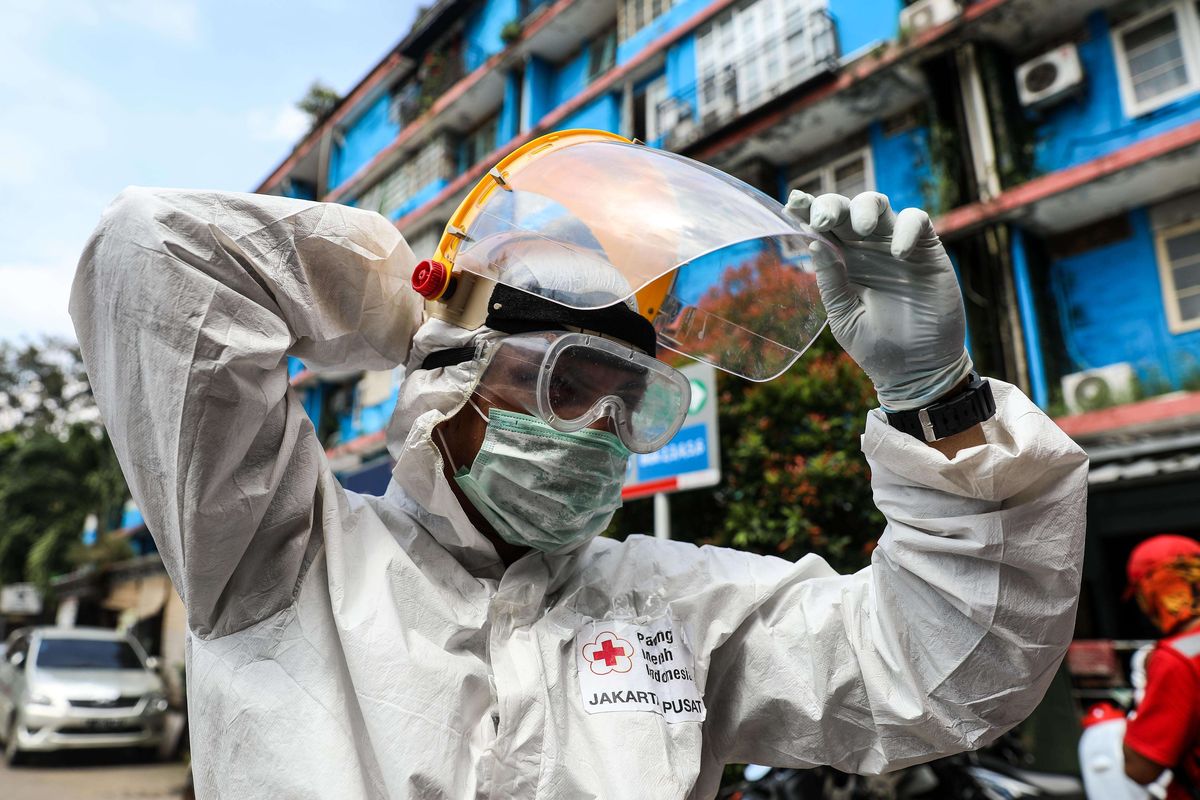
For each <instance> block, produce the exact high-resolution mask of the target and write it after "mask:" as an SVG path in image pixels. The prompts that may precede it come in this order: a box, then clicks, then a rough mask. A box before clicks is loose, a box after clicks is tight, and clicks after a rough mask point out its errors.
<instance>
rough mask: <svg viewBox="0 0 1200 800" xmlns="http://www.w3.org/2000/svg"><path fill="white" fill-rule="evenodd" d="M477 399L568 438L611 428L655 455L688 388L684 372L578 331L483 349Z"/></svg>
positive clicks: (675, 423)
mask: <svg viewBox="0 0 1200 800" xmlns="http://www.w3.org/2000/svg"><path fill="white" fill-rule="evenodd" d="M480 349H481V351H482V353H481V355H480V356H479V357H480V358H481V360H483V361H484V362H486V364H487V366H486V367H485V368H484V371H483V375H482V377H480V379H479V383H478V385H477V386H476V387H475V392H476V394H478V395H480V396H481V397H483V398H484V399H485V400H487V401H488V402H489V403H491V404H493V405H498V406H500V407H506V408H515V409H519V410H521V411H523V412H525V413H527V414H531V415H533V416H535V417H537V418H539V419H541V420H542V421H543V422H545V423H546V424H548V425H550V427H552V428H554V429H555V430H558V431H562V432H564V433H569V432H573V431H578V430H581V429H583V428H586V427H588V426H589V425H592V424H593V423H594V422H596V421H597V420H599V419H602V418H607V419H608V420H609V421H610V422H611V427H612V428H613V430H614V432H615V433H616V435H617V436H618V437H619V438H620V439H621V442H622V443H623V444H624V445H625V446H626V447H627V448H629V449H630V450H631V451H633V452H635V453H652V452H654V451H655V450H657V449H658V448H660V447H662V446H663V445H664V444H666V443H667V442H668V441H670V439H671V437H672V436H674V435H675V434H676V432H678V430H679V426H680V425H682V424H683V420H684V417H686V416H687V409H688V403H689V401H690V399H691V386H690V384H689V383H688V380H687V378H685V377H684V376H683V375H682V374H681V373H680V372H679V371H677V370H675V369H672V368H671V367H669V366H667V365H666V364H664V363H663V362H661V361H659V360H658V359H656V358H653V357H651V356H648V355H646V354H644V353H642V352H640V351H638V350H636V349H634V348H631V347H629V346H628V345H625V344H622V343H620V342H614V341H611V340H609V339H603V338H601V337H599V336H591V335H588V334H585V333H575V332H567V333H562V332H539V333H525V334H517V335H513V336H508V337H505V338H503V339H497V340H493V341H488V342H485V343H483V344H482V345H481V347H480Z"/></svg>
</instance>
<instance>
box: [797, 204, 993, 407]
mask: <svg viewBox="0 0 1200 800" xmlns="http://www.w3.org/2000/svg"><path fill="white" fill-rule="evenodd" d="M787 211H788V213H790V214H793V215H795V216H796V217H797V218H798V219H800V220H801V221H803V222H806V223H808V224H809V225H810V226H811V227H812V228H814V229H815V230H818V231H821V232H823V233H825V234H826V235H827V236H830V238H832V239H833V240H834V241H836V242H837V243H838V244H839V245H841V248H842V252H843V255H844V257H845V262H846V263H845V266H844V267H843V266H842V264H841V263H840V262H839V261H838V259H837V257H836V255H835V254H834V253H833V252H832V250H831V249H830V248H829V247H828V246H826V245H822V244H820V243H815V242H814V243H813V244H812V245H811V247H810V248H809V249H810V250H811V252H812V254H813V261H814V262H815V263H816V267H817V286H818V288H819V289H820V291H821V300H822V301H823V302H824V303H825V309H826V311H827V312H828V314H829V327H830V329H831V330H832V331H833V335H834V337H835V338H836V339H837V340H838V344H840V345H841V346H842V347H843V348H845V350H846V352H847V353H849V354H850V357H851V358H853V359H854V360H855V361H856V362H858V365H859V366H860V367H862V368H863V371H864V372H866V373H867V375H868V376H869V377H870V378H871V381H872V382H873V383H874V384H875V391H876V393H877V394H878V395H879V402H880V404H881V405H883V406H884V408H886V409H889V410H891V411H904V410H908V409H913V408H921V407H922V406H927V405H930V404H931V403H933V402H934V401H936V400H937V399H938V398H940V397H941V396H943V395H945V394H946V393H947V392H949V391H950V390H951V389H953V388H954V387H955V386H956V385H957V384H958V383H959V382H960V381H961V380H962V379H963V378H965V377H967V374H968V373H969V372H970V371H971V369H972V364H971V357H970V356H969V355H967V351H966V348H965V347H964V342H965V341H966V315H965V313H964V312H963V304H962V295H961V294H960V292H959V288H958V280H957V279H956V278H955V276H954V267H953V266H951V264H950V257H949V256H948V255H946V250H945V248H943V247H942V242H941V240H940V239H938V236H937V234H936V233H934V231H933V223H932V222H930V220H929V215H928V214H926V213H925V212H924V211H922V210H920V209H918V208H906V209H904V210H903V211H901V212H900V213H899V214H894V213H892V209H891V205H890V204H889V203H888V199H887V197H885V196H884V195H882V194H880V193H879V192H863V193H862V194H860V195H858V196H857V197H855V198H854V199H853V200H848V199H847V198H845V197H843V196H841V195H840V194H823V195H821V196H820V197H817V198H815V199H814V198H813V196H812V195H809V194H805V193H804V192H799V191H794V192H792V194H791V196H790V197H788V203H787Z"/></svg>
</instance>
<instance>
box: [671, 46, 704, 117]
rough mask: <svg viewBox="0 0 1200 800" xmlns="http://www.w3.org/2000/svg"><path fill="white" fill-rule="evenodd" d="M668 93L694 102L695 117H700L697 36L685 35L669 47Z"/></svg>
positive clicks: (693, 114) (693, 113)
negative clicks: (697, 98) (697, 81)
mask: <svg viewBox="0 0 1200 800" xmlns="http://www.w3.org/2000/svg"><path fill="white" fill-rule="evenodd" d="M666 69H667V94H668V95H669V96H671V97H674V98H677V99H682V100H686V101H688V102H690V103H691V104H692V117H693V119H699V118H700V104H699V103H697V102H696V77H697V76H696V37H695V36H692V35H691V34H689V35H687V36H684V37H683V38H682V39H680V40H679V41H678V42H676V43H675V44H673V45H671V46H670V47H669V48H667V57H666Z"/></svg>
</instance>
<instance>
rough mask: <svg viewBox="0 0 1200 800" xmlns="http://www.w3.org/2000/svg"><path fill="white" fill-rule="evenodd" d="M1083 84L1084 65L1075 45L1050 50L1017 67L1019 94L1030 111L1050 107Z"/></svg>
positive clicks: (1065, 45) (1022, 102) (1022, 103)
mask: <svg viewBox="0 0 1200 800" xmlns="http://www.w3.org/2000/svg"><path fill="white" fill-rule="evenodd" d="M1082 85H1083V65H1082V64H1081V63H1080V61H1079V49H1078V48H1077V47H1075V45H1073V44H1064V45H1063V46H1062V47H1056V48H1054V49H1053V50H1048V51H1047V52H1045V53H1042V54H1041V55H1040V56H1038V57H1037V58H1031V59H1030V60H1029V61H1026V62H1025V63H1024V64H1022V65H1021V66H1019V67H1017V94H1018V96H1019V97H1020V98H1021V105H1023V106H1025V107H1027V108H1029V107H1039V106H1047V105H1050V104H1051V103H1054V102H1055V101H1058V100H1061V99H1063V98H1064V97H1066V96H1068V95H1070V94H1071V93H1072V92H1074V91H1075V90H1076V89H1078V88H1079V87H1080V86H1082Z"/></svg>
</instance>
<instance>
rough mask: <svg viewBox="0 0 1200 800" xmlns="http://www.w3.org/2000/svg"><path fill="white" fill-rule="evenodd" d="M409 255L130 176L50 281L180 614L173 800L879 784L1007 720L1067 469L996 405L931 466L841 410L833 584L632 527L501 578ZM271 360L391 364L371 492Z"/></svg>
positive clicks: (1044, 600)
mask: <svg viewBox="0 0 1200 800" xmlns="http://www.w3.org/2000/svg"><path fill="white" fill-rule="evenodd" d="M413 262H414V258H413V255H412V253H411V251H410V249H409V247H408V246H407V245H406V244H405V242H404V240H403V239H402V238H401V236H400V235H399V233H398V232H397V231H396V229H395V228H394V227H393V226H392V225H391V224H389V223H388V222H387V221H386V220H385V219H383V218H382V217H380V216H378V215H376V214H374V213H371V212H366V211H360V210H356V209H352V208H347V207H342V206H337V205H325V204H318V203H309V202H302V201H295V200H286V199H281V198H274V197H263V196H254V195H240V194H225V193H215V192H185V191H159V190H145V189H129V190H127V191H125V192H124V193H122V194H121V195H120V196H119V197H118V199H117V200H116V201H115V202H114V203H113V204H112V205H111V206H110V207H109V208H108V210H107V211H106V212H105V214H104V216H103V218H102V220H101V222H100V225H99V227H98V229H97V230H96V232H95V234H94V235H93V238H92V239H91V241H90V242H89V244H88V246H87V249H86V251H85V253H84V255H83V257H82V260H81V262H80V266H79V272H78V275H77V277H76V281H75V285H74V290H73V294H72V299H71V313H72V316H73V318H74V321H75V325H76V329H77V331H78V334H79V340H80V344H81V347H82V350H83V355H84V358H85V361H86V364H87V366H88V371H89V375H90V378H91V381H92V386H93V387H94V390H95V394H96V399H97V402H98V404H99V406H100V409H101V411H102V413H103V416H104V420H105V423H106V425H107V426H108V430H109V432H110V434H111V436H112V439H113V442H114V444H115V446H116V449H117V453H118V456H119V458H120V461H121V465H122V467H123V468H124V470H125V474H126V476H127V478H128V481H129V485H130V489H131V491H132V493H133V495H134V498H135V499H136V500H137V502H138V503H139V504H140V506H141V508H142V510H143V513H144V515H145V518H146V522H147V525H148V526H149V528H150V531H151V532H152V533H153V535H154V537H155V540H156V541H157V543H158V546H159V549H160V552H161V553H162V557H163V560H164V562H165V563H166V566H167V569H168V571H169V573H170V576H171V578H172V580H173V581H174V582H175V585H176V586H177V587H178V589H179V591H180V593H181V596H182V597H183V600H184V603H185V604H186V607H187V611H188V624H189V628H190V635H189V638H188V663H187V682H188V700H189V708H190V712H191V723H190V724H191V736H192V752H193V759H192V765H193V769H194V771H195V780H196V786H197V792H198V795H199V796H200V797H205V798H210V797H224V798H237V799H238V800H242V799H244V798H254V797H287V798H377V797H391V798H406V797H413V798H441V797H446V798H513V797H521V798H527V797H544V798H567V797H570V798H584V797H599V798H610V799H611V798H682V797H694V798H701V797H711V796H712V795H713V794H714V793H715V791H716V788H717V786H718V782H719V780H720V775H721V771H722V765H723V764H725V763H726V762H744V761H752V762H758V763H764V764H773V765H786V766H805V765H813V764H821V763H826V764H832V765H834V766H835V767H838V768H839V769H842V770H848V771H866V772H873V771H879V770H884V769H888V768H892V767H900V766H903V765H906V764H911V763H914V762H918V761H922V760H926V759H929V758H931V757H933V756H935V755H937V754H941V753H947V752H951V751H958V750H961V749H963V748H969V747H975V746H979V745H982V744H984V743H986V742H987V741H989V740H991V739H992V738H994V737H995V736H997V735H998V734H999V733H1000V732H1001V731H1002V730H1004V729H1005V728H1007V727H1009V726H1011V725H1013V724H1014V723H1016V722H1017V721H1019V720H1021V719H1022V718H1024V717H1025V716H1026V715H1027V714H1028V713H1029V712H1030V711H1031V710H1032V708H1033V707H1034V706H1035V705H1036V703H1037V702H1038V701H1039V700H1040V698H1041V696H1042V694H1043V692H1044V690H1045V688H1046V686H1047V685H1048V683H1049V681H1050V679H1051V677H1052V675H1053V674H1054V671H1055V669H1056V667H1057V666H1058V663H1059V661H1060V658H1061V657H1062V655H1063V652H1064V649H1065V646H1066V643H1067V642H1068V641H1069V639H1070V636H1071V630H1072V625H1073V620H1074V610H1075V604H1076V594H1077V588H1078V582H1079V577H1080V562H1081V558H1082V540H1083V531H1084V499H1085V482H1086V458H1085V456H1084V455H1083V453H1082V452H1081V451H1080V450H1079V449H1078V448H1077V447H1076V446H1075V445H1074V444H1073V443H1072V442H1071V441H1070V440H1069V439H1068V438H1067V437H1066V436H1064V435H1063V434H1062V433H1061V432H1060V431H1059V430H1058V429H1057V428H1056V427H1055V425H1054V424H1053V423H1052V422H1051V421H1050V420H1049V419H1048V418H1047V417H1046V416H1045V415H1044V414H1042V412H1041V411H1039V410H1038V409H1037V408H1036V407H1035V406H1034V405H1033V404H1032V403H1030V402H1029V401H1028V400H1027V399H1026V398H1025V397H1024V396H1023V395H1022V394H1021V393H1020V392H1019V391H1017V390H1016V389H1014V388H1013V387H1011V386H1008V385H1007V384H1003V383H1000V382H994V384H993V385H994V388H995V395H996V403H997V407H998V411H997V414H996V416H995V417H994V418H993V419H991V420H989V421H988V422H985V423H984V429H985V432H986V435H987V439H988V442H989V443H988V444H987V445H985V446H980V447H974V448H970V449H967V450H964V451H962V452H960V453H959V454H958V455H957V456H956V457H955V458H954V459H952V460H948V459H947V458H946V457H945V456H943V455H942V454H941V453H939V452H937V451H936V450H934V449H933V448H931V447H928V446H926V445H925V444H923V443H921V442H919V441H917V440H916V439H914V438H913V437H911V436H908V435H907V434H904V433H901V432H899V431H897V430H895V429H893V428H891V427H889V426H888V425H887V423H886V422H885V420H884V418H883V417H882V415H881V414H880V413H879V412H873V413H872V414H871V415H870V416H869V417H868V419H867V422H866V432H865V435H864V436H863V451H864V453H865V454H866V457H867V460H868V461H869V463H870V467H871V472H872V485H873V489H874V495H875V501H876V503H877V504H878V506H879V508H880V509H881V510H882V512H883V513H884V515H885V516H886V518H887V523H888V524H887V528H886V530H885V531H884V533H883V535H882V537H881V539H880V541H879V547H878V548H877V549H876V550H875V552H874V555H873V558H872V560H873V564H872V566H871V567H869V568H867V569H864V570H862V571H861V572H859V573H857V574H854V575H838V574H837V573H835V572H834V571H833V570H832V569H831V568H830V567H829V566H828V565H827V564H826V563H825V562H824V561H823V560H822V559H820V558H818V557H816V556H808V557H805V558H802V559H801V560H799V561H798V562H796V563H791V562H788V561H784V560H782V559H779V558H772V557H765V556H759V555H753V554H749V553H745V552H739V551H735V550H728V549H722V548H714V547H695V546H693V545H691V544H686V543H683V542H671V541H659V540H655V539H652V538H646V537H640V536H635V537H631V538H630V539H628V540H627V541H624V542H617V541H613V540H609V539H597V540H594V541H593V542H591V543H590V544H589V545H587V546H586V547H584V548H581V549H580V550H578V551H576V552H573V553H571V554H569V555H565V556H558V557H550V556H546V555H543V554H541V553H538V552H531V553H530V554H528V555H526V556H525V557H524V558H522V559H520V560H519V561H517V562H516V563H514V564H512V565H511V566H509V567H508V568H507V569H505V568H504V567H503V565H502V564H501V563H500V561H499V560H498V558H497V555H496V552H495V550H494V548H493V547H492V545H491V544H490V543H489V542H488V540H487V539H486V538H485V537H484V536H483V535H482V534H481V533H480V532H479V531H478V530H476V529H475V528H474V527H473V526H472V525H471V524H470V522H469V521H468V519H467V516H466V514H465V512H464V511H463V510H462V508H461V506H460V505H459V503H458V500H457V499H456V497H455V495H454V494H453V493H452V491H451V489H450V485H449V483H448V482H447V481H446V479H445V478H444V476H443V471H442V465H441V458H440V455H439V453H438V451H437V450H436V449H435V447H434V446H433V444H432V442H431V439H430V434H431V431H432V428H433V426H434V425H435V424H437V423H438V422H439V421H441V420H442V419H444V418H446V417H448V416H451V415H453V414H454V413H455V412H456V411H457V410H458V409H460V408H461V407H462V406H463V405H464V403H465V402H466V399H467V397H468V395H469V393H470V392H471V390H472V387H473V385H474V382H475V381H476V380H477V379H478V371H479V370H478V366H477V365H476V364H474V363H467V364H462V365H459V366H453V367H447V368H444V369H435V370H429V371H422V370H418V369H416V368H415V365H417V364H420V362H421V361H422V359H423V358H424V356H425V355H426V354H427V353H429V352H431V351H433V350H438V349H443V348H446V347H449V346H460V345H462V344H464V343H465V342H466V341H469V340H470V338H471V336H472V334H471V333H470V332H467V331H463V330H460V329H457V328H453V327H451V326H448V325H446V324H444V323H440V322H436V321H435V322H429V323H426V324H424V325H420V322H421V304H420V302H419V300H420V298H419V297H418V296H417V295H416V294H415V292H413V291H412V290H411V288H410V287H409V285H408V282H409V277H410V275H411V273H412V268H413ZM419 325H420V327H418V326H419ZM414 334H415V339H414ZM482 335H498V334H494V333H489V332H486V331H484V332H483V333H482ZM287 354H292V355H295V356H298V357H300V358H302V359H303V360H304V361H305V362H306V363H307V364H310V365H313V366H318V367H319V366H322V365H337V366H339V367H352V368H364V369H382V368H388V367H392V366H393V365H396V364H399V363H404V362H405V361H407V364H408V365H409V372H408V377H407V379H406V380H405V381H404V384H403V388H402V391H401V395H400V401H399V405H398V408H397V410H396V414H395V418H394V420H393V424H392V426H391V428H390V431H389V435H390V444H391V447H392V452H393V454H394V455H395V456H396V459H397V464H396V468H395V471H394V477H395V480H394V481H393V482H392V484H391V486H390V487H389V490H388V492H387V494H386V495H385V496H383V497H368V496H360V495H357V494H354V493H352V492H348V491H345V490H344V489H343V488H342V487H341V486H340V485H339V484H338V483H337V481H336V480H335V479H334V476H333V474H332V473H331V471H330V468H329V465H328V463H327V461H326V458H325V454H324V452H323V451H322V448H321V446H320V444H319V443H318V441H317V438H316V436H315V434H314V432H313V428H312V425H311V423H310V421H309V419H308V417H307V416H306V415H305V413H304V411H303V409H302V408H301V404H300V402H299V399H298V397H297V395H296V394H295V392H294V391H292V390H291V389H290V388H289V385H288V378H287V371H286V366H285V356H286V355H287ZM687 533H694V534H701V535H702V534H704V533H707V532H706V531H694V532H687Z"/></svg>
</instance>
